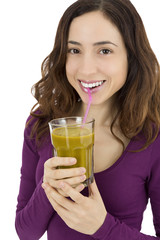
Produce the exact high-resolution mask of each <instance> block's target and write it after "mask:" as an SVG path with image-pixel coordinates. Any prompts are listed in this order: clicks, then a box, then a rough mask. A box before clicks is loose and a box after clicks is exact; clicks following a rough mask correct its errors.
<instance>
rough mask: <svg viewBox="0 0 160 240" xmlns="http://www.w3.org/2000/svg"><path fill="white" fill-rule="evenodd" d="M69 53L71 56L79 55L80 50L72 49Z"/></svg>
mask: <svg viewBox="0 0 160 240" xmlns="http://www.w3.org/2000/svg"><path fill="white" fill-rule="evenodd" d="M68 53H71V54H78V53H79V50H78V49H76V48H71V49H69V50H68Z"/></svg>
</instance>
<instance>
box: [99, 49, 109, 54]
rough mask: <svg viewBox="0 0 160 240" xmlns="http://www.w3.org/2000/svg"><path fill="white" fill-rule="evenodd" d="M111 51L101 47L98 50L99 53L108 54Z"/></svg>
mask: <svg viewBox="0 0 160 240" xmlns="http://www.w3.org/2000/svg"><path fill="white" fill-rule="evenodd" d="M110 53H111V50H109V49H102V50H101V51H100V54H102V55H103V54H110Z"/></svg>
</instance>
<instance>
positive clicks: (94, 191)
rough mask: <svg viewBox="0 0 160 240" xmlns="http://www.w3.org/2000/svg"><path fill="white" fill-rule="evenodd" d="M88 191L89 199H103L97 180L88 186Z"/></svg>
mask: <svg viewBox="0 0 160 240" xmlns="http://www.w3.org/2000/svg"><path fill="white" fill-rule="evenodd" d="M88 189H89V197H91V198H101V195H100V192H99V190H98V187H97V184H96V181H95V179H94V181H93V183H91V184H90V185H89V186H88Z"/></svg>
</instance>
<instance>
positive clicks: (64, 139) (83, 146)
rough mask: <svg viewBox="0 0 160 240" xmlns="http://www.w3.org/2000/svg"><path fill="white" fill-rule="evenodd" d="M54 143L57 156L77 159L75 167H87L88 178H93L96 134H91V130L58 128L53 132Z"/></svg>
mask: <svg viewBox="0 0 160 240" xmlns="http://www.w3.org/2000/svg"><path fill="white" fill-rule="evenodd" d="M52 143H53V146H54V148H55V149H56V153H57V156H59V157H75V158H76V159H77V163H76V164H75V165H74V167H85V168H86V177H87V178H89V177H90V176H91V174H92V170H93V161H92V157H93V144H94V133H91V130H90V129H88V128H84V127H83V128H82V127H61V128H56V129H54V130H53V132H52ZM71 167H73V166H71Z"/></svg>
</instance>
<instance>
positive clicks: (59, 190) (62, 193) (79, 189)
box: [57, 184, 85, 197]
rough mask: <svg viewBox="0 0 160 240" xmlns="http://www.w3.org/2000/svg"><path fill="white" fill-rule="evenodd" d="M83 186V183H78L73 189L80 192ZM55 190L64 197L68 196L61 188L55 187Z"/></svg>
mask: <svg viewBox="0 0 160 240" xmlns="http://www.w3.org/2000/svg"><path fill="white" fill-rule="evenodd" d="M84 188H85V186H84V184H79V185H78V186H76V187H75V190H76V191H77V192H81V191H83V189H84ZM57 191H58V192H59V193H60V194H61V195H62V196H64V197H69V195H67V194H66V193H65V192H64V191H63V190H61V189H57Z"/></svg>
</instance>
